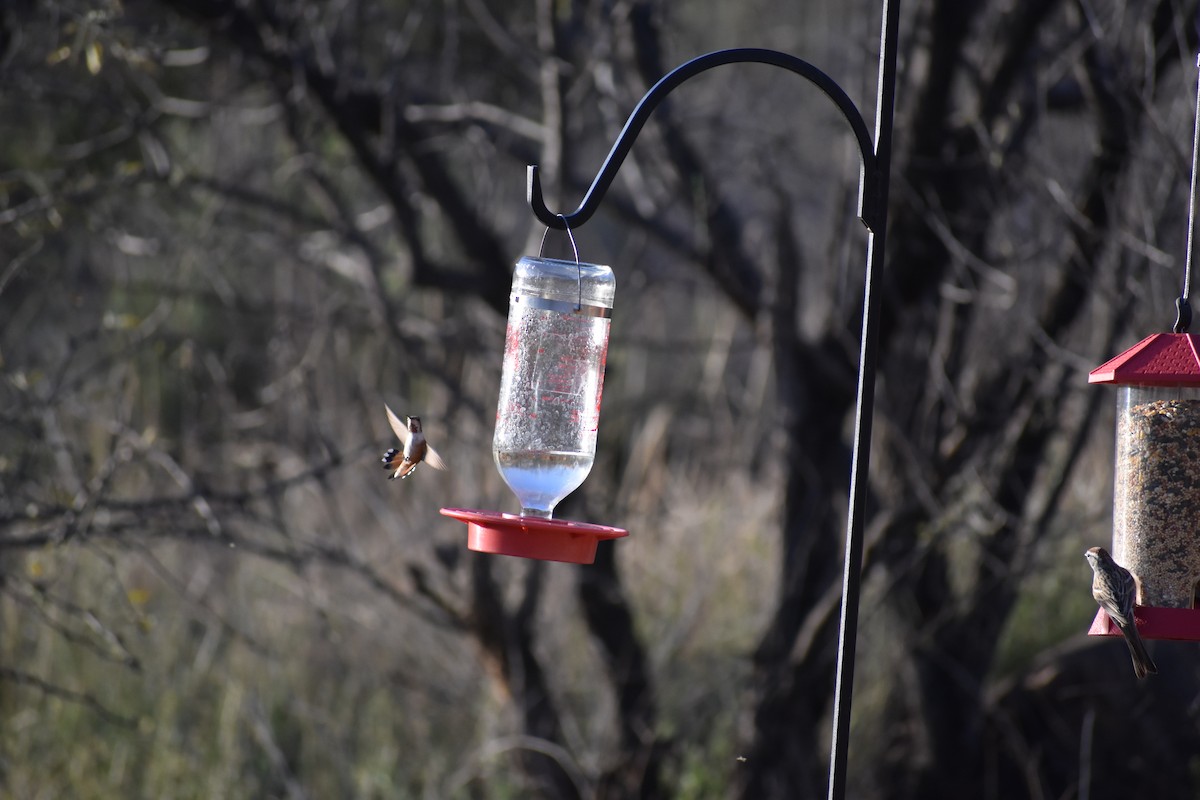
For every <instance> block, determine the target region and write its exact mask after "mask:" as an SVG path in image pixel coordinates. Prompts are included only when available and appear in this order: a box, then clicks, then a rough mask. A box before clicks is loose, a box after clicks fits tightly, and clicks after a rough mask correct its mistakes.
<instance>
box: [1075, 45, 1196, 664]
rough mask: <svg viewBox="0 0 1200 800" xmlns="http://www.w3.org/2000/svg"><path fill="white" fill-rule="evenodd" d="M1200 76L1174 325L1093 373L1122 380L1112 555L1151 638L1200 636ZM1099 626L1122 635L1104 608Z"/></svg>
mask: <svg viewBox="0 0 1200 800" xmlns="http://www.w3.org/2000/svg"><path fill="white" fill-rule="evenodd" d="M1197 67H1200V61H1197ZM1198 156H1200V83H1198V84H1197V92H1196V117H1195V130H1194V133H1193V137H1192V185H1191V193H1190V195H1189V198H1190V200H1189V206H1188V236H1187V253H1186V257H1185V261H1184V273H1183V292H1182V293H1181V294H1180V296H1179V298H1178V299H1177V300H1176V301H1175V305H1176V309H1177V311H1178V316H1177V317H1176V320H1175V325H1174V328H1173V332H1172V333H1156V334H1153V335H1151V336H1147V337H1146V338H1145V339H1143V340H1142V341H1140V342H1138V343H1137V344H1135V345H1134V346H1133V347H1131V348H1129V349H1128V350H1126V351H1125V352H1124V353H1121V354H1120V355H1119V356H1116V357H1115V358H1112V359H1110V360H1109V361H1107V362H1105V363H1104V364H1101V365H1100V366H1098V367H1096V368H1095V369H1094V370H1092V372H1091V373H1090V374H1089V375H1088V382H1089V383H1111V384H1115V385H1116V386H1117V415H1116V416H1117V419H1116V427H1117V442H1116V452H1115V455H1114V458H1115V460H1116V465H1115V470H1114V473H1113V474H1114V484H1113V535H1112V556H1113V559H1114V560H1116V562H1117V563H1118V564H1120V565H1122V566H1123V567H1125V568H1126V569H1127V570H1129V571H1130V572H1131V573H1133V576H1134V578H1136V579H1137V597H1136V598H1135V608H1134V619H1135V621H1136V623H1137V627H1138V632H1139V633H1140V634H1141V636H1142V638H1143V639H1179V640H1187V641H1200V609H1197V608H1196V607H1195V606H1196V584H1197V581H1200V336H1198V335H1196V334H1193V333H1188V332H1187V329H1188V326H1189V325H1190V324H1191V321H1192V309H1191V305H1190V301H1189V297H1190V295H1191V274H1192V252H1193V240H1194V239H1195V232H1196V186H1197V182H1196V165H1197V162H1198V161H1200V157H1198ZM1088 633H1089V634H1091V635H1092V636H1120V635H1121V632H1120V630H1119V629H1118V628H1117V626H1116V625H1115V624H1114V623H1113V622H1112V620H1110V619H1109V617H1108V614H1107V613H1106V612H1105V611H1104V610H1103V609H1100V611H1099V613H1097V614H1096V618H1095V620H1094V621H1093V622H1092V627H1091V630H1089V631H1088Z"/></svg>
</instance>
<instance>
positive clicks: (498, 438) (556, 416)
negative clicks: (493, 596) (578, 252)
mask: <svg viewBox="0 0 1200 800" xmlns="http://www.w3.org/2000/svg"><path fill="white" fill-rule="evenodd" d="M615 290H616V280H615V278H614V277H613V272H612V270H611V269H610V268H608V267H605V266H600V265H597V264H586V263H581V262H578V261H562V260H558V259H552V258H540V257H539V258H532V257H525V258H522V259H521V260H520V261H518V262H517V265H516V269H515V270H514V273H513V282H512V294H511V295H510V297H509V310H508V331H507V333H506V335H505V345H504V373H503V375H502V377H501V379H500V399H499V402H498V404H497V408H496V433H495V437H494V438H493V441H492V455H493V457H494V459H495V462H496V468H497V469H498V470H499V471H500V475H501V476H502V477H503V478H504V481H505V482H506V483H507V484H508V486H509V488H510V489H512V491H513V494H515V495H516V496H517V500H518V501H519V502H520V504H521V513H520V514H519V515H513V514H500V513H497V512H491V511H473V510H468V509H449V508H444V509H442V513H443V514H445V515H447V516H450V517H454V518H456V519H460V520H462V521H464V522H466V523H467V525H468V529H469V533H468V542H467V546H468V547H470V548H471V549H472V550H478V551H481V552H485V553H500V554H504V555H516V556H524V557H526V558H538V559H545V560H551V561H569V562H573V563H582V564H590V563H591V562H592V561H593V560H594V559H595V555H596V544H597V542H598V541H600V540H601V539H613V538H617V537H620V536H626V535H628V532H627V531H624V530H622V529H620V528H610V527H608V526H604V525H592V524H589V523H582V522H571V521H564V520H556V519H554V518H553V515H554V508H555V506H557V505H558V503H559V502H560V501H561V500H562V499H563V498H564V497H566V496H567V495H569V494H570V493H571V492H573V491H575V489H577V488H579V485H580V484H582V483H583V481H584V479H585V478H586V477H587V476H588V473H589V472H591V469H592V463H593V461H594V460H595V457H596V433H597V431H598V429H599V421H600V399H601V395H602V394H603V388H604V364H605V359H606V356H607V353H608V329H609V319H610V317H611V316H612V306H613V295H614V293H615Z"/></svg>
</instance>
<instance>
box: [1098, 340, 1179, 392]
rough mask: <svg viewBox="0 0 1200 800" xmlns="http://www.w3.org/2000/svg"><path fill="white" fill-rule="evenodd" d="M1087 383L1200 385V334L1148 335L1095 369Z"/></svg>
mask: <svg viewBox="0 0 1200 800" xmlns="http://www.w3.org/2000/svg"><path fill="white" fill-rule="evenodd" d="M1088 383H1120V384H1141V385H1144V386H1200V334H1194V333H1155V334H1152V335H1150V336H1147V337H1146V338H1145V339H1142V340H1141V341H1140V342H1138V343H1137V344H1135V345H1134V346H1133V347H1131V348H1129V349H1128V350H1126V351H1125V352H1124V353H1121V355H1119V356H1117V357H1116V358H1112V359H1109V360H1108V361H1106V362H1104V363H1103V364H1101V365H1100V366H1098V367H1096V368H1095V369H1094V370H1092V371H1091V373H1090V374H1089V375H1088Z"/></svg>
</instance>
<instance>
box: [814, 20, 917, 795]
mask: <svg viewBox="0 0 1200 800" xmlns="http://www.w3.org/2000/svg"><path fill="white" fill-rule="evenodd" d="M881 28H882V30H881V31H880V43H879V90H878V94H877V96H876V101H875V161H876V166H877V169H878V182H879V183H878V189H877V191H878V192H879V195H880V197H881V198H883V199H882V201H881V203H880V208H879V220H878V229H875V228H872V229H871V232H870V233H868V234H867V276H866V279H865V281H864V289H863V317H862V336H861V338H860V341H859V348H860V349H859V355H858V401H857V406H856V408H855V423H854V449H853V452H854V460H853V463H852V464H851V467H850V476H851V477H850V513H849V517H848V518H847V520H846V562H845V565H844V567H845V569H844V571H843V573H842V616H841V622H840V625H839V627H838V663H837V673H836V674H837V678H836V679H835V684H834V694H833V741H832V742H831V743H830V748H829V750H830V755H829V800H843V798H844V797H845V796H846V764H847V761H848V760H849V748H850V700H851V696H852V695H853V693H854V658H855V653H856V652H857V647H858V601H859V595H860V589H861V583H862V556H863V527H864V525H865V518H866V511H867V485H868V481H869V479H870V476H869V472H870V470H869V466H870V458H871V422H872V411H873V407H874V402H875V371H876V358H877V356H878V353H879V316H880V315H879V306H880V301H881V297H880V295H879V292H878V291H877V286H876V284H877V281H878V277H879V275H880V274H881V273H882V272H883V266H884V245H885V243H886V241H887V196H888V185H889V176H890V172H891V162H892V122H893V119H894V111H895V104H896V53H897V44H898V42H897V39H899V36H900V0H883V21H882V23H881Z"/></svg>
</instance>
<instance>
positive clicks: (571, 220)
mask: <svg viewBox="0 0 1200 800" xmlns="http://www.w3.org/2000/svg"><path fill="white" fill-rule="evenodd" d="M882 5H883V30H882V35H881V41H880V53H879V93H878V95H877V97H876V117H875V143H874V145H872V143H871V134H870V132H869V131H868V130H867V125H866V123H865V122H863V118H862V115H861V114H860V113H859V112H858V109H857V108H856V107H855V106H854V103H852V102H851V101H850V98H849V97H847V96H846V93H845V92H844V91H842V88H841V87H840V86H838V85H837V84H836V83H834V82H833V79H831V78H830V77H829V76H828V75H826V74H825V73H824V72H822V71H821V70H819V69H817V68H816V67H814V66H813V65H812V64H809V63H808V62H807V61H802V60H800V59H799V58H796V57H795V56H790V55H787V54H786V53H779V52H776V51H774V50H758V49H749V48H746V49H737V50H718V51H717V52H715V53H709V54H708V55H704V56H700V57H699V58H696V59H693V60H692V61H689V62H687V63H686V64H684V65H682V66H680V67H678V68H676V69H675V70H673V71H671V72H669V73H668V74H667V75H666V76H665V77H664V78H663V79H662V80H660V81H659V82H658V83H656V84H654V86H653V87H652V88H651V89H650V91H649V92H647V93H646V96H645V97H643V98H642V100H641V102H640V103H638V105H637V108H635V109H634V110H633V113H632V114H631V115H630V116H629V120H628V121H627V122H626V123H625V128H624V129H623V130H622V131H621V135H620V136H618V137H617V141H616V144H614V145H613V147H612V150H610V151H609V153H608V158H607V159H606V160H605V162H604V166H602V167H601V168H600V172H599V173H598V174H597V175H596V179H595V180H594V181H592V185H591V188H589V189H588V192H587V195H586V196H585V197H584V198H583V202H582V203H580V204H579V208H577V209H575V211H574V212H573V213H570V214H557V213H555V212H553V211H551V210H550V209H548V208H546V203H545V201H544V200H543V198H542V185H541V182H540V181H539V179H538V169H537V167H536V166H531V167H530V168H529V205H530V207H531V208H532V209H533V213H534V214H535V215H536V216H537V218H538V219H539V220H541V222H542V223H543V224H544V225H546V226H547V227H549V228H557V229H558V230H564V229H567V228H568V227H569V228H571V229H574V228H578V227H579V226H580V225H582V224H583V223H585V222H587V221H588V219H590V218H591V216H592V214H593V213H595V211H596V206H598V205H599V204H600V200H601V198H602V197H603V196H604V193H605V191H607V190H608V187H609V185H610V184H611V183H612V181H613V178H614V177H615V176H616V174H617V170H618V169H620V167H621V162H622V161H624V160H625V156H626V155H628V153H629V149H630V148H631V147H633V141H634V139H636V138H637V135H638V133H639V132H640V131H641V129H642V126H643V125H644V124H645V123H646V119H647V118H648V117H649V116H650V114H651V112H653V111H654V109H655V108H656V107H657V106H658V104H659V103H660V102H662V99H663V98H664V97H665V96H666V95H667V94H668V93H669V92H671V90H673V89H675V88H676V87H678V86H679V85H680V84H682V83H683V82H684V81H686V80H688V79H689V78H691V77H693V76H695V75H698V74H700V73H701V72H704V71H705V70H707V69H711V68H712V67H716V66H720V65H721V64H733V63H738V62H752V63H754V62H756V63H760V64H769V65H771V66H774V67H782V68H783V69H786V70H789V71H791V72H794V73H796V74H797V75H799V76H801V77H802V78H807V79H808V80H809V81H810V82H812V83H814V84H816V86H817V88H819V89H820V90H821V91H822V92H824V93H825V94H826V96H828V97H829V99H831V100H832V101H833V102H834V104H835V105H836V106H837V107H838V110H839V111H841V112H842V116H843V117H845V118H846V121H847V122H849V123H850V128H851V130H853V131H854V138H855V141H856V142H857V143H858V149H859V152H860V154H861V155H862V172H861V173H860V176H859V180H860V182H859V199H858V216H859V218H860V219H862V221H863V223H864V224H865V225H866V226H867V230H868V234H867V267H866V275H865V282H864V286H863V318H862V338H861V339H860V340H859V347H860V350H859V359H858V397H857V401H856V403H855V426H854V446H853V456H852V459H851V467H850V497H849V507H848V512H847V517H846V550H845V561H844V564H843V573H842V608H841V612H842V613H841V620H840V622H839V625H838V650H837V670H836V674H835V678H834V698H833V738H832V740H831V742H830V748H829V750H830V758H829V800H843V798H844V797H845V796H846V782H847V779H846V774H847V770H846V765H847V757H848V748H849V744H848V743H849V733H850V705H851V698H852V695H853V692H854V660H855V648H856V641H857V635H856V634H857V632H858V609H859V599H860V588H861V586H860V584H861V579H862V555H863V526H864V519H865V517H866V505H867V485H868V480H867V474H868V470H869V465H870V444H871V422H872V417H873V398H874V394H875V372H876V368H875V362H876V358H877V353H878V340H879V317H880V306H881V300H880V294H881V292H880V291H879V286H878V283H879V275H880V273H882V271H883V259H884V242H885V240H886V238H887V195H888V171H889V166H890V161H891V155H890V154H891V149H892V127H893V126H892V121H893V109H894V106H895V96H896V60H897V58H896V56H897V49H898V48H897V40H898V39H899V36H900V33H899V30H900V11H899V6H900V0H883V2H882Z"/></svg>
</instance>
